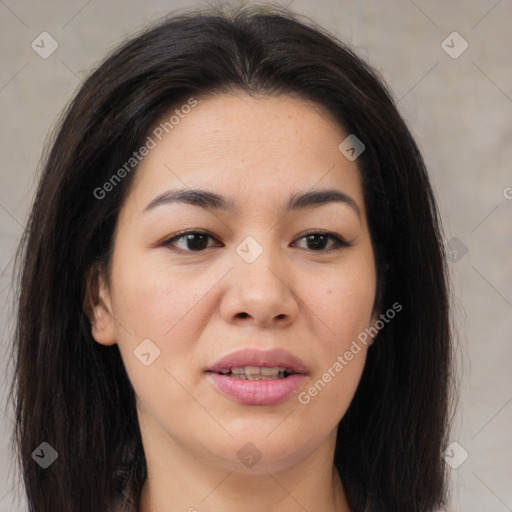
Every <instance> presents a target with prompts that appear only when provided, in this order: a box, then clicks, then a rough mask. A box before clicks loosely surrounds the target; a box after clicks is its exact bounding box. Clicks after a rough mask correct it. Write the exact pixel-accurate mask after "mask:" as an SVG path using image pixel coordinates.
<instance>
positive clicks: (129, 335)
mask: <svg viewBox="0 0 512 512" xmlns="http://www.w3.org/2000/svg"><path fill="white" fill-rule="evenodd" d="M196 99H197V105H196V106H195V107H194V108H193V109H190V112H189V113H187V114H186V115H183V114H182V116H180V120H179V123H177V124H175V125H173V128H172V130H171V129H168V133H166V132H165V131H164V132H163V136H162V135H160V137H161V139H162V140H161V141H160V140H159V139H158V138H157V137H155V136H153V139H154V141H155V143H156V145H155V147H154V148H153V149H151V150H150V151H149V154H148V155H147V156H146V157H145V158H144V159H143V160H142V162H141V164H140V165H139V167H138V169H137V171H136V174H135V176H134V181H133V184H132V186H131V189H130V193H129V194H128V196H127V198H126V200H125V202H124V204H123V207H122V209H121V211H120V214H119V218H118V224H117V230H116V234H115V240H114V251H113V255H112V260H111V267H110V275H109V277H108V279H100V282H99V285H100V294H99V297H100V298H99V300H98V301H96V302H95V305H94V311H93V315H92V317H93V320H92V323H93V336H94V337H95V339H96V340H97V341H98V342H99V343H101V344H104V345H109V344H114V343H117V344H118V345H119V349H120V352H121V355H122V358H123V362H124V365H125V367H126V370H127V372H128V376H129V378H130V381H131V383H132V385H133V388H134V390H135V392H136V395H137V410H138V415H139V421H140V426H141V432H142V436H143V442H144V444H145V449H147V448H148V449H149V448H150V447H152V449H153V450H171V452H172V453H181V454H188V456H190V457H193V458H194V460H196V461H201V462H202V463H205V464H207V463H211V464H213V465H217V466H222V467H224V468H228V469H231V470H236V471H241V472H243V471H254V470H256V469H257V470H260V471H275V470H278V469H282V468H285V467H291V466H293V465H294V464H297V463H298V462H300V461H301V460H303V459H305V458H306V457H307V456H308V455H310V454H312V453H313V452H314V451H315V450H317V449H318V448H319V447H324V448H325V447H328V449H329V450H332V449H334V443H335V436H336V427H337V425H338V423H339V421H340V419H341V418H342V417H343V415H344V414H345V412H346V410H347V408H348V406H349V404H350V402H351V400H352V397H353V395H354V393H355V390H356V387H357V385H358V382H359V379H360V376H361V373H362V370H363V367H364V363H365V358H366V346H365V345H364V344H362V343H359V344H358V345H357V347H358V349H359V350H358V351H357V350H356V349H355V348H354V343H353V342H354V340H357V337H358V335H359V334H360V333H361V332H362V331H364V330H365V328H368V327H369V326H370V325H371V323H372V321H373V318H374V315H373V313H374V312H373V310H372V307H373V303H374V299H375V292H376V274H375V264H374V255H373V250H372V245H371V241H370V234H369V230H368V225H367V220H366V214H365V205H364V201H363V188H362V183H361V177H360V173H359V170H358V168H357V160H356V161H350V160H349V159H347V158H345V156H344V155H343V154H342V153H341V152H340V150H339V149H338V145H339V144H340V143H341V142H342V141H343V140H344V139H345V138H346V136H347V135H348V134H346V133H344V132H343V130H342V129H341V128H340V127H339V125H338V124H337V123H335V121H334V120H333V119H331V118H330V117H329V115H328V113H327V112H325V111H324V110H322V109H321V108H320V107H319V106H315V105H314V104H312V103H309V102H306V101H304V100H302V99H299V98H295V97H292V96H287V95H286V96H285V95H283V96H279V97H272V98H270V97H260V98H254V97H249V96H246V95H244V94H240V95H219V96H214V97H208V98H199V97H197V98H196ZM171 115H172V112H171V113H169V115H166V116H164V118H163V120H168V119H169V117H170V116H171ZM161 131H162V130H160V132H161ZM160 132H158V133H160ZM151 145H153V144H151ZM191 190H201V191H204V192H205V193H207V194H209V195H208V196H206V198H203V199H201V196H200V194H195V195H193V194H190V192H191ZM176 191H184V192H187V193H189V194H188V197H183V196H182V198H181V200H180V198H179V197H177V196H173V195H172V194H173V193H175V192H176ZM319 191H331V192H332V193H325V194H323V195H321V194H316V195H315V194H312V193H317V192H319ZM213 194H215V195H216V196H219V197H216V196H215V197H214V196H213ZM303 194H310V195H309V196H305V197H304V198H302V199H300V196H302V195H303ZM311 194H312V195H311ZM291 200H292V201H291ZM290 201H291V204H290ZM184 232H185V233H184ZM187 233H188V234H187ZM372 315H373V316H372ZM240 351H242V352H240ZM348 352H350V353H351V354H352V357H350V356H349V355H348ZM340 366H341V368H340ZM247 367H249V368H247ZM233 368H235V372H234V371H233ZM238 368H241V370H240V369H238ZM261 368H264V370H262V369H261ZM283 369H286V373H284V371H283ZM227 372H230V373H227ZM236 372H239V373H236ZM278 372H281V373H280V374H279V373H278ZM235 373H236V375H237V376H236V377H235V376H233V375H235ZM288 373H290V374H291V375H288ZM258 374H259V376H258ZM262 375H263V376H265V377H266V378H265V379H264V380H260V379H261V377H262ZM246 376H247V378H246ZM240 377H241V378H240ZM248 443H251V444H248ZM251 456H252V457H253V458H254V457H256V458H258V457H260V456H261V459H260V461H259V462H258V464H257V465H256V466H254V469H251V465H250V463H248V462H247V461H248V460H249V459H250V457H251ZM248 458H249V459H248Z"/></svg>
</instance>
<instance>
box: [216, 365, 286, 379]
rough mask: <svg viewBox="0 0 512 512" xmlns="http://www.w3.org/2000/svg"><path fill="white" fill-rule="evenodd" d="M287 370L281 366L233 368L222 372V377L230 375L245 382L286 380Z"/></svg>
mask: <svg viewBox="0 0 512 512" xmlns="http://www.w3.org/2000/svg"><path fill="white" fill-rule="evenodd" d="M285 371H286V368H283V367H281V366H273V367H270V368H268V367H263V366H244V367H236V368H235V367H233V368H231V369H225V370H222V371H221V372H220V373H222V375H228V376H229V377H234V378H237V379H245V380H272V379H284V377H285V375H284V373H285Z"/></svg>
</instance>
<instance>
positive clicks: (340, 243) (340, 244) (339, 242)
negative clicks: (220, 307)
mask: <svg viewBox="0 0 512 512" xmlns="http://www.w3.org/2000/svg"><path fill="white" fill-rule="evenodd" d="M187 235H206V236H208V237H210V238H213V239H215V237H214V236H213V235H210V233H207V232H206V231H197V230H189V231H182V232H181V233H178V234H177V235H175V236H173V237H172V238H169V239H168V240H166V241H165V242H163V244H162V245H164V246H166V247H169V249H171V250H172V251H175V252H179V253H200V252H204V251H206V249H211V248H212V247H206V248H205V249H200V250H197V251H192V250H189V249H179V248H177V247H174V246H173V245H172V243H173V242H174V241H176V240H180V239H182V238H183V239H184V238H185V237H186V236H187ZM313 235H324V236H325V235H327V236H328V237H329V238H331V239H332V240H334V242H335V245H334V246H333V247H331V249H327V250H325V249H321V250H317V251H315V250H313V249H309V250H310V251H311V252H317V253H327V252H331V251H333V250H334V251H335V250H340V249H343V248H346V247H350V246H352V244H351V243H349V242H347V241H346V240H344V239H343V238H341V237H340V236H338V235H335V234H334V233H330V232H326V231H312V232H309V233H306V234H305V235H302V236H301V237H299V238H298V239H297V240H302V239H303V238H307V237H309V236H313ZM306 250H308V249H306Z"/></svg>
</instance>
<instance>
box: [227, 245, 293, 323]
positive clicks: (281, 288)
mask: <svg viewBox="0 0 512 512" xmlns="http://www.w3.org/2000/svg"><path fill="white" fill-rule="evenodd" d="M227 286H228V289H227V291H226V293H225V294H224V297H223V300H222V302H221V308H220V309H221V315H222V316H223V318H224V319H225V320H226V321H227V322H228V323H239V324H240V323H243V324H254V325H255V326H257V327H261V328H268V327H279V328H283V327H286V326H287V325H289V324H291V323H293V322H294V321H295V319H296V318H297V315H298V312H299V306H300V302H299V300H298V297H297V296H296V293H295V292H294V282H293V276H292V274H291V272H290V271H289V270H287V269H286V267H285V263H284V262H282V261H281V260H280V259H279V257H278V256H277V255H275V254H274V253H272V252H271V251H270V250H268V249H265V250H264V251H263V252H262V254H261V255H260V256H259V257H258V258H257V259H256V260H255V261H253V262H252V263H247V262H246V261H244V260H243V259H241V258H239V257H238V256H237V255H236V254H235V260H234V268H233V270H232V271H231V272H230V273H229V283H228V285H227Z"/></svg>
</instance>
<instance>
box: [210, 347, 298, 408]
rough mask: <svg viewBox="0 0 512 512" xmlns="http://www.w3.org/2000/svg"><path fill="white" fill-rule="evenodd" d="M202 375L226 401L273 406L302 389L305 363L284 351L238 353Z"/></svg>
mask: <svg viewBox="0 0 512 512" xmlns="http://www.w3.org/2000/svg"><path fill="white" fill-rule="evenodd" d="M206 375H207V378H208V380H209V381H210V382H211V383H212V384H213V386H214V387H215V388H216V389H217V390H218V391H220V392H221V393H222V394H223V395H225V396H227V397H228V398H230V399H232V400H235V401H236V402H239V403H242V404H244V405H276V404H279V403H282V402H284V401H286V400H288V399H289V398H290V397H291V396H292V395H293V394H294V393H297V390H298V388H299V387H300V386H301V385H303V383H304V380H305V379H306V375H307V368H306V365H305V363H304V362H303V361H302V360H301V359H299V358H298V357H296V356H293V355H292V354H290V353H289V352H287V351H286V350H282V349H274V350H270V351H261V350H240V351H237V352H233V353H231V354H228V355H227V356H225V357H223V358H222V359H219V360H218V361H217V362H215V363H214V364H212V365H211V366H210V367H209V368H208V369H207V370H206Z"/></svg>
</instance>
